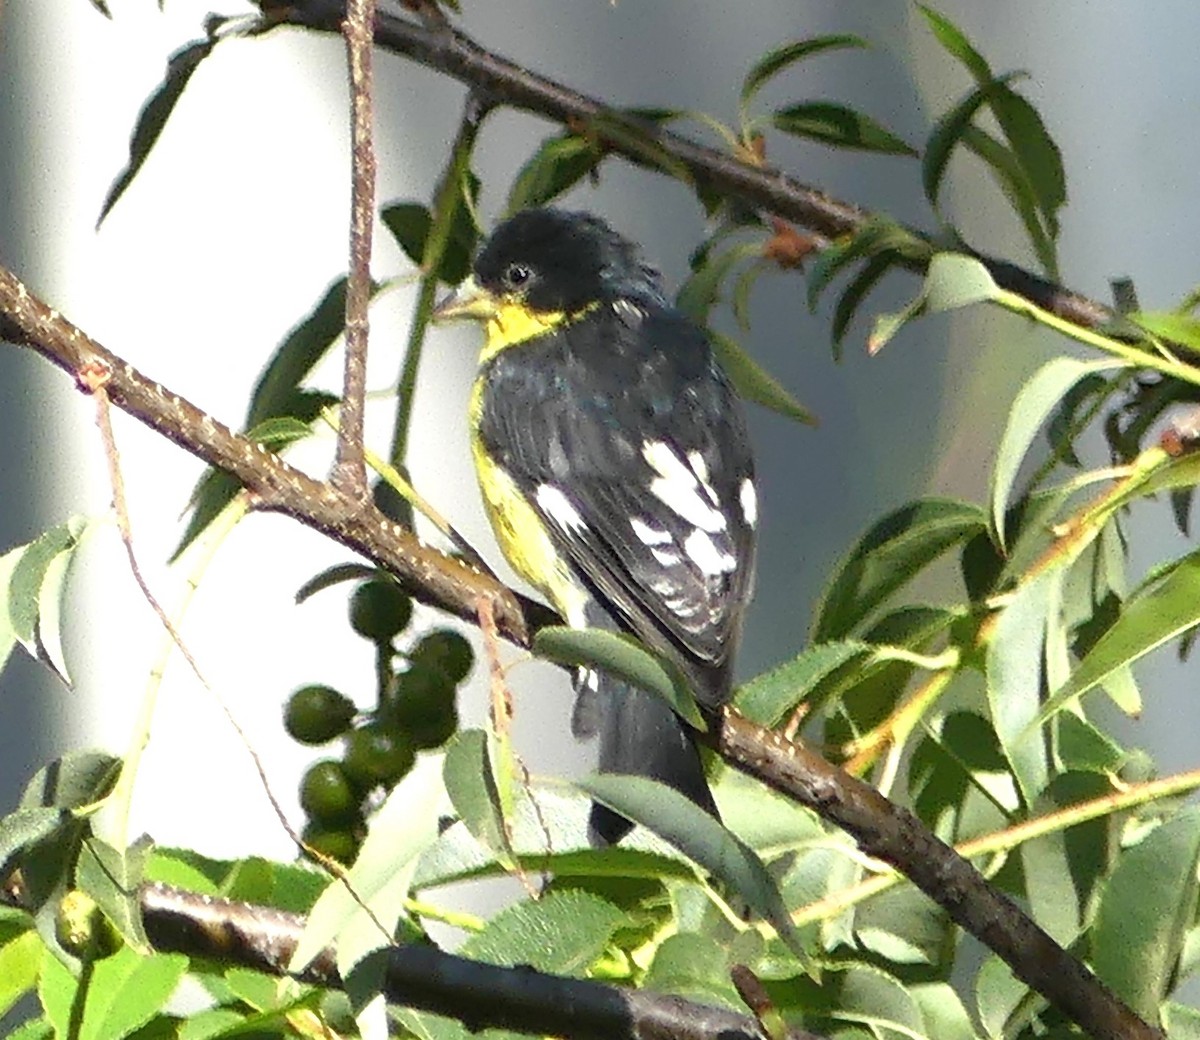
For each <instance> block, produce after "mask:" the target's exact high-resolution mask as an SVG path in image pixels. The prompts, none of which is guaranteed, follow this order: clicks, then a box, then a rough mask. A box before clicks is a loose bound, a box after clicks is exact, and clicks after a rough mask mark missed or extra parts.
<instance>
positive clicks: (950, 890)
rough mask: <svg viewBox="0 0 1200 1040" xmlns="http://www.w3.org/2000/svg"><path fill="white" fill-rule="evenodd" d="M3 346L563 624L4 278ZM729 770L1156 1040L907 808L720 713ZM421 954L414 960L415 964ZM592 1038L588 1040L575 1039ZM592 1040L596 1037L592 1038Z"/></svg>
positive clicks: (468, 601) (1095, 1017)
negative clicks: (799, 807)
mask: <svg viewBox="0 0 1200 1040" xmlns="http://www.w3.org/2000/svg"><path fill="white" fill-rule="evenodd" d="M0 338H3V339H7V340H10V341H12V342H14V343H16V344H18V345H21V346H25V347H28V348H31V349H33V350H35V351H37V352H38V353H39V354H42V355H43V356H44V357H46V358H48V359H50V360H51V361H53V362H54V363H55V364H56V365H58V366H59V367H60V368H62V369H64V370H65V371H67V372H68V373H70V374H71V375H72V377H73V378H75V379H76V382H77V383H79V385H80V387H81V389H84V390H86V386H85V385H84V384H83V383H81V382H80V377H81V375H82V374H83V373H85V372H91V373H94V372H95V371H96V368H97V366H99V367H100V368H101V369H106V370H107V371H108V373H109V378H108V380H107V383H106V389H107V392H108V394H109V396H110V398H111V400H112V402H113V403H114V404H116V405H117V407H119V408H121V409H123V410H124V411H126V412H128V413H129V414H130V415H132V416H133V417H134V418H136V419H139V420H140V421H142V422H143V423H145V424H146V425H147V426H149V427H151V428H152V429H154V430H156V431H158V432H159V433H161V434H163V435H164V436H166V437H169V438H170V439H171V440H173V441H175V442H176V443H177V444H179V445H180V446H181V447H183V448H184V449H186V450H187V451H190V452H191V453H192V454H194V455H196V456H198V457H199V458H201V459H203V460H204V461H206V462H208V463H210V464H211V465H213V466H216V467H218V468H220V469H222V470H224V471H225V472H227V473H230V474H231V475H233V476H235V477H236V478H237V479H238V480H240V481H241V482H242V484H244V485H245V486H246V487H247V488H248V489H249V490H250V491H251V492H252V494H253V496H254V498H255V505H256V508H259V509H268V510H274V511H277V512H282V513H286V514H288V515H290V516H292V517H293V518H295V519H296V520H299V521H300V522H301V523H304V524H306V525H308V526H309V527H312V528H314V529H315V530H318V531H321V532H322V533H323V534H325V535H327V536H328V537H330V538H333V539H335V540H336V541H338V542H341V543H342V544H343V545H345V546H347V547H348V548H350V549H353V550H355V551H356V552H359V553H362V554H363V555H364V556H366V557H368V558H369V559H371V560H373V561H374V562H376V563H378V564H379V565H380V566H382V567H385V568H387V569H388V570H390V571H391V572H392V573H393V574H395V575H396V576H397V577H398V578H399V579H400V581H401V583H402V584H403V585H404V587H405V588H406V589H408V590H409V591H410V593H411V594H412V595H414V596H416V597H417V598H418V599H420V600H422V601H423V602H426V603H429V604H431V605H433V606H436V607H439V608H441V609H443V610H447V611H449V612H451V613H453V614H456V615H457V616H459V617H461V618H463V619H464V620H467V621H470V622H472V623H476V624H477V623H478V608H479V604H480V602H481V601H486V602H488V603H489V604H490V605H491V610H492V613H493V614H494V617H495V620H496V625H497V630H498V631H499V633H500V634H501V635H503V636H504V637H505V638H507V639H510V640H512V641H513V642H516V643H518V644H520V645H523V646H527V645H528V643H529V640H530V636H531V633H532V632H533V631H536V629H537V628H539V627H541V626H542V625H544V624H546V623H548V622H549V621H551V620H555V618H554V615H553V614H552V612H550V611H549V610H548V609H547V608H546V607H544V606H541V605H540V604H537V603H533V602H532V601H529V600H524V599H522V598H521V597H519V596H517V595H516V594H515V593H513V592H512V591H511V590H510V589H507V588H505V587H504V586H502V585H500V584H499V583H498V582H496V581H495V580H494V579H492V578H489V577H487V576H485V575H482V574H480V573H479V572H477V571H474V570H471V569H470V568H468V567H466V566H465V565H464V564H462V563H460V562H459V561H457V560H455V559H452V558H450V557H447V556H445V555H444V554H442V553H440V552H438V551H436V550H435V549H432V548H430V547H428V546H425V545H422V544H421V542H420V541H419V540H418V539H417V538H416V537H415V535H413V534H412V532H410V531H408V530H406V529H404V528H402V527H400V526H398V525H397V524H394V523H393V522H392V521H390V520H389V519H387V518H386V517H385V516H384V515H383V514H382V513H380V512H379V511H378V510H376V509H374V507H371V506H369V505H368V506H367V507H366V508H364V507H363V505H362V503H361V502H359V501H357V500H355V499H353V498H352V497H351V496H349V495H347V494H346V493H345V492H343V491H341V490H339V489H338V488H336V487H334V486H333V485H332V484H328V483H323V482H321V481H318V480H315V479H313V478H312V477H309V476H307V475H306V474H304V473H301V472H300V471H299V470H297V469H295V468H293V467H292V466H289V465H288V464H287V463H286V462H284V461H283V460H282V459H280V458H279V457H278V456H277V455H275V454H273V453H272V452H270V451H268V450H267V449H265V448H264V447H262V446H261V445H260V444H257V443H255V442H253V441H250V440H247V439H246V438H245V437H241V436H239V435H237V434H235V433H233V432H232V431H231V430H230V429H229V428H228V427H226V426H224V425H222V424H221V423H219V422H217V421H216V420H215V419H213V418H212V416H210V415H208V414H206V413H204V412H202V411H200V410H199V409H198V408H196V406H195V405H193V404H191V403H189V402H188V401H185V400H184V399H183V398H181V397H179V396H178V395H176V394H173V393H171V392H170V391H169V390H165V389H164V388H163V387H162V386H160V385H159V384H157V383H154V382H152V381H150V380H149V379H147V378H146V377H145V376H143V375H142V374H141V373H139V372H138V371H137V370H135V369H134V368H133V367H132V366H131V365H129V364H127V363H126V362H124V361H122V360H121V359H120V358H119V357H117V356H115V355H113V354H111V353H110V352H109V351H107V350H105V349H104V348H103V347H102V346H100V344H98V343H96V342H95V341H94V340H92V339H91V338H89V337H88V336H87V335H86V334H85V333H83V332H82V331H81V330H80V329H78V328H76V327H75V326H74V325H72V324H71V323H70V322H69V321H67V320H66V319H65V318H64V317H63V316H62V315H60V314H59V313H58V312H57V311H54V310H52V309H51V308H50V307H48V306H47V305H46V304H44V303H43V302H41V301H40V300H38V299H37V298H36V297H34V296H33V295H32V294H31V293H30V292H29V290H28V289H26V288H25V286H24V285H23V284H22V283H21V282H20V281H19V280H18V279H17V278H16V276H15V275H13V274H11V273H10V272H9V271H7V270H5V269H3V268H0ZM709 739H710V740H711V742H712V744H713V746H714V747H715V748H716V750H717V751H718V752H719V753H720V754H721V756H722V757H723V758H724V759H726V760H727V761H728V762H729V763H730V764H731V765H733V766H734V767H735V768H737V769H739V770H740V771H742V772H744V773H745V774H747V775H748V776H752V777H754V778H755V779H758V780H760V781H761V782H762V783H764V784H766V785H767V786H769V787H772V788H774V789H775V790H778V791H780V792H782V793H783V794H785V795H787V796H788V797H790V798H793V799H795V800H796V801H798V802H800V803H801V804H803V805H806V806H808V807H810V808H811V809H813V810H814V811H815V812H817V813H818V814H819V815H820V816H821V817H822V818H823V819H826V820H828V821H829V822H831V823H833V824H834V825H836V826H838V827H840V828H842V829H843V830H845V831H846V832H847V833H848V834H850V835H851V836H852V837H853V838H854V839H855V840H856V841H857V842H858V843H859V844H860V845H861V847H862V848H863V849H864V850H866V851H867V852H868V853H870V854H871V855H874V856H876V857H878V858H880V859H883V860H886V861H887V862H889V863H891V864H892V865H893V866H895V867H896V868H897V869H898V870H899V871H900V872H901V873H903V874H905V875H906V876H907V877H909V878H910V879H911V880H913V881H914V883H915V884H917V885H918V887H920V888H921V889H922V891H924V892H925V893H926V894H927V895H928V896H930V897H931V898H932V899H933V900H934V901H936V902H937V903H938V904H939V905H941V906H942V907H943V908H945V910H946V911H947V912H948V913H949V914H950V916H951V918H952V919H953V920H955V921H956V922H957V923H958V924H960V925H961V926H962V927H964V928H965V929H966V930H967V931H969V932H971V934H973V935H975V936H976V937H977V938H978V939H979V940H980V941H982V942H983V943H985V944H986V945H987V946H988V947H989V948H991V949H992V950H994V951H995V952H996V953H997V954H998V955H999V956H1000V957H1002V958H1003V959H1004V960H1005V961H1006V962H1007V963H1008V965H1009V966H1010V967H1011V968H1012V969H1013V972H1014V973H1015V974H1016V975H1017V976H1018V977H1019V978H1021V979H1023V980H1025V981H1026V982H1027V983H1028V984H1029V985H1030V986H1032V987H1033V988H1034V989H1035V990H1037V991H1038V992H1039V993H1041V994H1042V995H1043V996H1044V997H1046V999H1047V1000H1049V1001H1050V1002H1051V1003H1052V1004H1054V1005H1055V1006H1056V1007H1058V1008H1059V1009H1061V1010H1062V1011H1063V1012H1064V1014H1066V1015H1068V1016H1069V1017H1070V1018H1071V1019H1073V1020H1074V1021H1076V1022H1078V1023H1079V1024H1080V1025H1081V1026H1082V1027H1083V1028H1084V1029H1086V1030H1087V1031H1088V1032H1089V1033H1090V1034H1091V1035H1092V1036H1094V1037H1096V1038H1097V1040H1118V1038H1121V1040H1161V1035H1162V1034H1161V1033H1159V1032H1158V1031H1157V1030H1155V1029H1153V1028H1152V1027H1151V1026H1149V1025H1148V1024H1146V1023H1145V1022H1143V1021H1142V1020H1141V1019H1139V1018H1138V1017H1137V1016H1136V1015H1135V1014H1134V1013H1133V1012H1132V1011H1131V1010H1130V1009H1129V1008H1128V1007H1127V1006H1126V1005H1125V1004H1123V1003H1122V1002H1121V1001H1120V1000H1118V999H1117V998H1116V997H1115V996H1114V995H1113V994H1112V993H1111V992H1110V991H1109V990H1108V989H1106V988H1105V986H1104V985H1103V984H1102V983H1100V981H1099V980H1098V979H1097V978H1096V977H1095V976H1094V975H1092V973H1091V972H1089V971H1088V970H1087V968H1085V967H1084V966H1083V965H1082V964H1081V963H1080V962H1079V961H1077V960H1076V959H1075V958H1074V957H1072V956H1071V955H1070V954H1069V953H1067V952H1066V951H1065V950H1063V949H1062V947H1060V946H1059V945H1058V944H1057V943H1055V942H1054V940H1053V939H1051V938H1050V937H1049V936H1048V935H1046V933H1045V932H1044V931H1042V929H1041V928H1039V927H1038V926H1037V925H1036V924H1035V923H1034V922H1033V921H1032V920H1031V919H1030V918H1029V917H1028V916H1027V915H1025V914H1024V913H1023V912H1022V911H1021V910H1020V909H1019V908H1018V907H1017V906H1016V905H1015V904H1013V903H1012V902H1011V901H1010V900H1009V899H1008V898H1007V897H1005V896H1003V895H1002V894H1001V893H999V892H998V891H996V890H995V889H993V888H992V887H991V886H990V885H989V884H988V883H987V882H986V881H985V880H984V879H983V878H982V877H981V876H980V875H979V874H978V873H977V872H976V871H975V870H974V868H973V867H971V865H970V864H969V863H968V862H967V861H966V860H964V859H962V857H960V856H959V855H958V853H956V852H955V851H954V850H953V849H951V848H949V846H947V845H945V844H944V843H943V842H941V841H939V840H938V839H937V837H935V836H934V835H933V833H932V832H930V831H929V830H928V828H926V827H925V825H924V824H922V823H921V822H920V821H919V820H918V819H917V818H916V817H915V816H913V815H912V814H911V813H909V812H908V811H907V810H905V809H902V808H901V807H899V806H897V805H895V804H893V803H892V802H889V801H888V800H887V799H886V798H884V797H883V795H881V794H880V793H879V792H878V791H876V790H875V789H874V788H872V787H870V786H868V785H867V784H865V783H863V782H862V781H860V780H858V779H856V778H854V777H851V776H850V775H849V774H847V773H846V772H844V771H843V770H841V769H839V768H837V767H836V766H833V765H831V764H830V763H829V762H826V761H825V760H824V759H823V758H821V757H820V756H819V755H817V754H815V753H813V752H811V751H809V750H808V749H806V748H804V747H803V746H801V745H799V744H794V743H792V742H790V741H788V740H787V739H786V738H785V737H784V736H783V735H782V734H780V733H777V732H775V731H772V730H765V729H762V728H760V727H758V726H755V725H754V724H752V723H750V722H748V721H747V720H745V719H744V718H741V717H740V716H738V715H737V714H736V713H733V712H726V713H725V715H724V716H723V718H722V720H721V723H720V726H719V729H718V730H717V732H716V734H715V735H714V736H712V737H710V738H709ZM414 956H416V955H414ZM580 1035H584V1034H580ZM586 1035H591V1034H586Z"/></svg>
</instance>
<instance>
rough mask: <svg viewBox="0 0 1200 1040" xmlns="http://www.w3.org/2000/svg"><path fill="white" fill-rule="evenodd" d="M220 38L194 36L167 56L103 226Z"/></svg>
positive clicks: (102, 213)
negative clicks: (194, 37)
mask: <svg viewBox="0 0 1200 1040" xmlns="http://www.w3.org/2000/svg"><path fill="white" fill-rule="evenodd" d="M218 42H219V40H218V39H217V38H216V37H215V36H211V35H210V37H209V38H208V39H206V40H194V41H193V42H191V43H189V44H187V45H186V46H184V47H181V48H180V49H179V50H177V51H176V52H175V53H174V54H172V55H171V57H170V58H168V59H167V71H166V75H164V76H163V80H162V82H161V83H159V85H158V86H157V87H156V88H155V89H154V91H153V93H151V95H150V96H149V97H148V98H147V99H146V102H145V104H143V105H142V110H141V112H139V113H138V117H137V122H136V123H134V127H133V134H132V136H131V137H130V138H129V160H128V161H127V162H126V164H125V168H124V169H123V170H122V171H121V172H120V173H118V174H117V176H116V178H115V179H114V180H113V182H112V184H111V185H110V187H109V189H108V194H107V195H105V196H104V204H103V205H102V206H101V207H100V217H99V219H98V220H97V221H96V226H97V227H99V226H100V225H101V224H102V223H104V218H105V217H107V216H108V214H109V213H110V212H111V211H112V208H113V206H115V205H116V204H117V200H118V199H120V197H121V196H122V195H124V194H125V189H126V188H128V187H129V185H130V184H132V183H133V179H134V177H136V176H137V175H138V172H139V171H140V170H141V168H142V167H143V166H144V165H145V163H146V160H147V159H149V158H150V152H151V150H152V149H153V148H154V146H155V144H156V143H157V142H158V138H159V135H160V134H161V133H162V131H163V127H165V126H166V125H167V120H168V119H169V118H170V116H171V113H172V112H174V111H175V105H176V103H177V102H178V101H179V99H180V97H181V96H182V95H183V91H184V89H185V88H186V87H187V85H188V83H189V82H190V80H191V78H192V73H194V72H195V71H196V69H198V68H199V67H200V63H201V62H202V61H203V60H204V59H205V58H207V57H208V56H209V55H210V54H212V52H213V49H214V48H215V47H216V46H217V43H218Z"/></svg>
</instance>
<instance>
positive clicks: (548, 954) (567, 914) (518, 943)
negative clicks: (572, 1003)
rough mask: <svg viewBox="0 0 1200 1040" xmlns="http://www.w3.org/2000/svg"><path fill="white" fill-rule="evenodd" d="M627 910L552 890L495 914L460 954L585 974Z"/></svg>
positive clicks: (585, 895)
mask: <svg viewBox="0 0 1200 1040" xmlns="http://www.w3.org/2000/svg"><path fill="white" fill-rule="evenodd" d="M625 924H626V917H625V912H624V911H623V910H621V909H619V908H618V907H616V906H614V905H613V904H612V903H610V902H608V901H607V900H605V899H601V898H599V897H598V896H595V895H592V894H590V893H588V892H580V891H572V890H570V889H567V890H564V891H561V892H550V893H548V894H546V895H544V896H543V897H542V898H541V899H539V900H536V901H534V900H526V901H524V902H521V903H518V904H516V905H515V906H510V907H508V908H506V909H504V910H501V911H500V912H499V913H498V914H496V915H495V916H494V917H493V918H492V919H491V920H490V921H488V923H487V926H486V927H485V928H484V929H483V931H482V932H478V933H476V934H475V935H472V936H471V937H470V938H469V939H467V941H466V942H465V943H463V945H462V947H461V949H460V950H459V953H461V954H462V955H463V956H464V957H470V958H471V959H472V960H479V961H483V962H484V963H486V964H502V965H507V966H510V967H511V966H514V965H518V964H528V965H530V966H531V967H533V968H535V969H537V970H539V971H551V972H554V973H555V974H556V975H567V976H579V975H583V974H584V973H585V972H586V970H587V968H588V966H589V965H591V963H592V962H593V961H594V960H595V959H596V958H597V957H599V956H600V954H601V953H603V952H604V948H605V946H607V945H608V942H609V940H610V939H611V938H612V936H613V934H614V933H615V932H616V931H617V929H618V928H620V927H622V926H623V925H625Z"/></svg>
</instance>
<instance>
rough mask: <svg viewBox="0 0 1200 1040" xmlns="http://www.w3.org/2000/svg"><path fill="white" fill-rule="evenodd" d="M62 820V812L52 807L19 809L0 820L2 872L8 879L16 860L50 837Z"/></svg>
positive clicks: (0, 861)
mask: <svg viewBox="0 0 1200 1040" xmlns="http://www.w3.org/2000/svg"><path fill="white" fill-rule="evenodd" d="M62 819H63V814H62V812H61V811H60V810H58V809H54V808H50V807H40V808H35V809H18V810H17V811H16V812H12V813H9V814H8V815H7V816H5V817H4V818H3V819H0V872H2V873H3V874H4V876H5V877H7V876H8V874H9V872H10V871H11V870H12V867H13V861H14V860H15V858H16V857H17V856H18V855H19V854H20V853H22V852H24V851H25V850H26V849H27V848H29V847H30V846H32V845H36V844H37V843H38V842H40V841H44V840H45V839H46V838H48V837H50V835H52V834H53V833H54V832H55V831H56V830H57V829H58V827H59V825H60V824H61V823H62Z"/></svg>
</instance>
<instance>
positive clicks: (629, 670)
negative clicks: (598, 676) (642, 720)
mask: <svg viewBox="0 0 1200 1040" xmlns="http://www.w3.org/2000/svg"><path fill="white" fill-rule="evenodd" d="M533 652H534V654H535V655H536V656H537V657H542V658H545V659H546V660H548V661H553V662H554V663H555V664H562V665H567V666H568V667H578V666H586V667H592V668H599V669H600V670H601V671H603V672H606V673H608V674H609V675H612V676H615V677H616V678H618V679H623V680H625V682H628V683H630V684H632V685H634V686H636V687H638V688H639V689H641V690H645V691H647V692H648V693H653V694H656V695H657V696H659V697H661V698H662V699H663V700H665V701H666V702H667V703H668V704H669V705H671V707H672V709H674V711H675V713H676V714H677V715H679V716H680V717H681V718H682V719H684V720H685V721H686V722H687V723H688V724H689V725H690V726H692V727H693V728H694V729H698V730H702V731H703V730H706V729H707V728H708V727H707V725H706V724H705V722H704V718H703V716H702V715H701V714H700V709H699V708H697V707H696V701H695V698H694V697H693V696H692V691H691V690H690V689H689V687H688V684H687V680H686V679H684V677H683V676H682V675H680V674H679V672H678V670H677V669H675V668H674V667H672V666H671V665H670V663H669V662H667V661H665V660H662V659H661V658H659V657H657V656H656V655H655V654H653V653H651V652H650V651H649V650H647V649H646V648H645V647H643V646H642V645H641V643H639V642H638V641H637V640H636V639H634V638H633V637H632V636H628V635H625V634H624V633H620V632H605V631H602V630H601V629H596V628H586V629H581V628H567V627H565V626H562V625H550V626H548V627H546V628H542V629H539V631H538V633H537V635H535V636H534V637H533Z"/></svg>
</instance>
